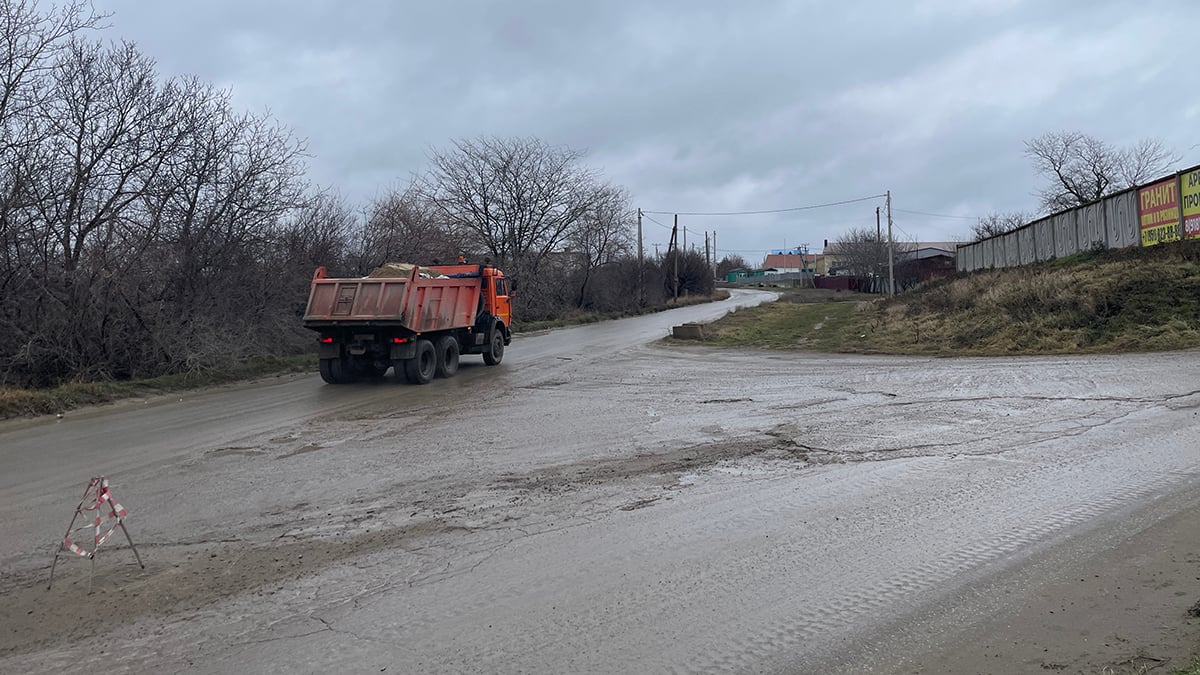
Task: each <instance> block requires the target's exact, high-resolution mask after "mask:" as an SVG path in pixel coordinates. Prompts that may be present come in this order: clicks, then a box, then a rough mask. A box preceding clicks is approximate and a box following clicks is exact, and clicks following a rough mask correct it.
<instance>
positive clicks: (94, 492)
mask: <svg viewBox="0 0 1200 675" xmlns="http://www.w3.org/2000/svg"><path fill="white" fill-rule="evenodd" d="M106 511H107V513H106ZM93 513H94V514H95V515H94V516H91V518H90V519H89V517H88V516H89V515H91V514H93ZM127 515H129V514H128V512H127V511H126V510H125V507H123V506H121V505H120V504H118V503H117V500H115V499H113V496H112V493H111V492H109V490H108V478H107V477H105V476H93V477H92V480H91V481H90V482H89V483H88V486H87V487H86V488H84V491H83V498H82V499H80V500H79V505H78V506H76V507H75V515H74V516H73V517H72V518H71V524H70V525H68V526H67V533H66V534H65V535H63V538H62V541H61V542H59V544H58V548H56V549H54V562H53V564H51V565H50V584H49V585H47V586H46V588H47V590H49V588H50V586H52V585H53V584H54V568H55V567H57V566H58V554H59V552H60V551H62V550H63V548H66V549H67V550H68V551H70V552H72V553H74V554H75V555H78V556H82V557H84V558H88V559H90V560H91V561H92V573H93V575H94V573H95V569H96V552H97V551H98V550H99V549H100V545H101V544H103V543H104V542H106V541H108V538H109V537H111V536H112V533H113V532H115V531H116V529H117V528H118V527H120V528H121V531H122V532H124V533H125V539H127V540H128V541H129V548H131V549H132V550H133V556H134V557H135V558H137V562H138V565H139V566H141V568H142V569H145V568H146V566H145V565H143V564H142V556H140V555H138V552H137V548H136V547H135V546H134V545H133V539H132V538H130V536H129V530H127V529H125V517H126V516H127ZM81 517H82V518H83V519H84V522H85V523H87V522H89V520H90V524H86V525H83V526H81V527H75V521H76V520H78V519H79V518H81ZM108 523H111V524H110V525H108V529H107V530H105V529H104V527H105V525H106V524H108ZM84 530H87V531H89V532H91V534H92V537H91V539H92V548H91V550H88V549H86V548H84V547H83V546H80V545H79V544H77V543H76V542H74V541H71V537H72V535H74V534H75V533H76V532H83V531H84ZM76 539H78V538H76ZM85 543H86V542H85ZM91 592H92V579H91V576H89V578H88V593H91Z"/></svg>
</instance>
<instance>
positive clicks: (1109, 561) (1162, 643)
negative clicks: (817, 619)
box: [893, 503, 1200, 675]
mask: <svg viewBox="0 0 1200 675" xmlns="http://www.w3.org/2000/svg"><path fill="white" fill-rule="evenodd" d="M1150 517H1153V516H1152V515H1151V516H1150ZM1115 539H1116V541H1115V542H1114V543H1115V546H1114V547H1113V548H1109V549H1106V550H1102V551H1100V552H1098V553H1095V554H1093V555H1091V556H1090V557H1086V558H1083V559H1081V560H1078V561H1077V562H1074V563H1069V564H1066V565H1060V563H1061V560H1062V559H1064V558H1066V559H1069V558H1070V557H1071V556H1072V555H1073V554H1074V553H1075V551H1071V550H1070V549H1071V548H1076V549H1079V548H1080V547H1081V546H1086V545H1087V544H1086V543H1085V542H1076V543H1074V544H1067V549H1068V550H1066V551H1060V552H1058V555H1057V556H1056V555H1054V554H1052V555H1050V556H1048V557H1045V558H1043V559H1041V560H1037V561H1032V563H1031V565H1033V566H1038V565H1040V566H1046V567H1050V568H1051V569H1053V570H1054V572H1053V573H1052V574H1051V575H1049V577H1048V578H1047V580H1046V581H1044V582H1043V583H1035V584H1029V583H1027V582H1028V581H1029V579H1030V578H1031V577H1029V576H1026V577H1022V578H1008V579H1001V580H997V585H996V588H997V589H999V588H1003V589H1004V591H1003V592H1004V593H1005V594H1006V597H1005V598H1004V600H1003V601H1002V602H1000V603H997V604H998V606H997V611H996V614H995V615H994V616H993V618H992V619H991V620H988V621H985V622H983V623H981V624H978V625H976V626H973V627H972V628H971V629H970V630H967V631H963V632H961V633H957V634H955V633H951V634H949V635H948V636H947V637H946V639H945V642H948V643H949V644H947V645H939V646H938V647H937V648H936V649H935V650H933V651H930V652H926V653H924V654H919V655H915V656H912V657H910V658H908V659H904V660H902V661H900V663H898V664H897V666H902V667H897V668H896V670H895V671H893V672H907V673H914V674H915V673H963V674H967V673H988V674H992V675H1003V674H1007V673H1012V674H1014V675H1015V674H1018V673H1031V672H1056V673H1072V674H1074V673H1112V674H1114V675H1123V674H1129V675H1133V674H1134V673H1172V672H1174V671H1175V670H1176V669H1179V668H1183V667H1185V666H1188V665H1189V664H1190V663H1191V658H1192V656H1193V655H1194V654H1196V653H1197V649H1198V648H1200V619H1198V618H1196V617H1195V616H1192V615H1190V614H1189V610H1190V609H1192V608H1193V607H1194V606H1195V605H1196V604H1197V601H1200V505H1197V504H1194V503H1193V504H1191V505H1190V506H1189V507H1188V508H1186V510H1183V511H1180V512H1178V513H1176V514H1174V515H1171V516H1168V517H1166V518H1165V519H1163V520H1159V521H1157V522H1154V523H1152V524H1150V525H1149V526H1148V527H1146V528H1145V529H1143V530H1141V531H1140V532H1137V533H1135V534H1132V535H1130V536H1119V537H1115ZM1064 554H1065V555H1064ZM1022 582H1026V583H1022ZM977 590H978V589H977Z"/></svg>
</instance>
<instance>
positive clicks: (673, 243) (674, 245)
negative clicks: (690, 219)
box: [667, 213, 687, 303]
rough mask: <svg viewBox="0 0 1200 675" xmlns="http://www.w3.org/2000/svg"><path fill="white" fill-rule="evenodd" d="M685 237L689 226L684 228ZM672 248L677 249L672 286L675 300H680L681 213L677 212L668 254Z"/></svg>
mask: <svg viewBox="0 0 1200 675" xmlns="http://www.w3.org/2000/svg"><path fill="white" fill-rule="evenodd" d="M683 231H684V233H685V234H684V237H686V236H687V234H686V233H687V228H686V227H685V228H683ZM671 249H675V276H674V277H673V279H674V281H672V283H671V288H672V290H673V291H674V292H675V302H676V303H678V302H679V214H678V213H676V214H675V226H674V227H672V228H671V243H670V244H669V245H668V246H667V255H670V253H671Z"/></svg>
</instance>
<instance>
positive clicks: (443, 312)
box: [304, 263, 512, 384]
mask: <svg viewBox="0 0 1200 675" xmlns="http://www.w3.org/2000/svg"><path fill="white" fill-rule="evenodd" d="M511 323H512V310H511V306H510V303H509V290H508V280H507V279H505V278H504V273H503V272H501V271H500V270H498V269H496V268H495V267H491V266H490V265H465V264H458V265H430V266H417V265H408V264H397V263H389V264H387V265H384V266H383V267H380V268H379V269H376V270H375V271H373V272H371V275H370V276H368V277H360V278H349V279H333V278H329V277H326V276H325V268H324V267H320V268H317V271H316V273H315V274H314V275H313V280H312V289H311V290H310V291H309V294H308V308H307V310H306V311H305V314H304V327H305V328H308V329H311V330H314V331H316V332H317V333H318V334H319V335H320V338H319V340H320V344H319V351H318V357H319V358H320V363H321V377H322V378H323V379H324V380H325V381H326V382H329V383H330V384H344V383H347V382H354V381H356V380H359V379H362V378H374V377H382V376H383V375H384V374H385V373H386V372H387V369H388V368H389V367H392V366H394V367H395V369H396V377H397V379H399V378H400V377H404V378H405V379H407V380H408V381H409V382H413V383H415V384H427V383H428V382H429V381H430V380H432V379H433V378H434V377H435V376H438V377H450V376H451V375H453V374H454V373H455V372H456V371H457V370H458V357H459V355H461V354H482V355H483V361H484V363H486V364H488V365H489V366H494V365H496V364H498V363H500V359H501V358H503V357H504V347H505V346H506V345H508V344H509V343H510V342H511V341H512V333H511V331H510V330H509V326H510V325H511Z"/></svg>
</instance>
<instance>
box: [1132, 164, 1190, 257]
mask: <svg viewBox="0 0 1200 675" xmlns="http://www.w3.org/2000/svg"><path fill="white" fill-rule="evenodd" d="M1138 220H1139V221H1140V223H1141V229H1142V246H1154V245H1155V244H1161V243H1163V242H1165V241H1179V230H1180V227H1179V225H1180V222H1179V221H1180V218H1179V180H1178V179H1176V178H1175V177H1174V176H1172V177H1171V178H1168V179H1167V180H1164V181H1160V182H1158V183H1155V184H1154V185H1148V186H1146V187H1144V188H1142V189H1140V190H1138Z"/></svg>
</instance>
